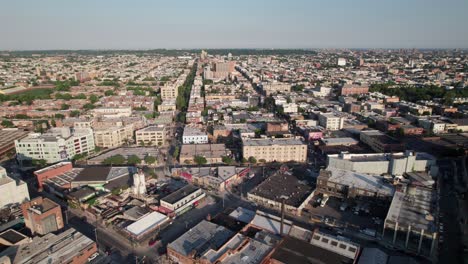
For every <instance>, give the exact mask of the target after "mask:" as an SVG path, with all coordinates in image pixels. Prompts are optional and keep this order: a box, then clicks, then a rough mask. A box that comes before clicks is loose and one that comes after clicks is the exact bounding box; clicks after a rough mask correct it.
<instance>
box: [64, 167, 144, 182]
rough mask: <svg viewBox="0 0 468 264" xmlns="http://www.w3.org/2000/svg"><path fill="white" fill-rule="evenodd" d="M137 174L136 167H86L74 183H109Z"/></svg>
mask: <svg viewBox="0 0 468 264" xmlns="http://www.w3.org/2000/svg"><path fill="white" fill-rule="evenodd" d="M135 172H136V169H135V168H134V167H86V168H83V170H81V171H80V172H79V173H78V175H76V177H75V179H74V180H73V182H108V181H112V180H115V179H118V178H121V177H124V176H128V175H131V174H133V173H135Z"/></svg>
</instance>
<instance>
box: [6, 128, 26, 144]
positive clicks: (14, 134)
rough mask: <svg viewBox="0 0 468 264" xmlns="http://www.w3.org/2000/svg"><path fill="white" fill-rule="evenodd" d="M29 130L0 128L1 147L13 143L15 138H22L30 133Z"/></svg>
mask: <svg viewBox="0 0 468 264" xmlns="http://www.w3.org/2000/svg"><path fill="white" fill-rule="evenodd" d="M28 133H29V132H27V131H24V130H21V129H2V130H0V148H3V147H5V146H6V145H9V144H13V143H14V141H15V140H19V139H22V138H24V137H26V136H27V135H28Z"/></svg>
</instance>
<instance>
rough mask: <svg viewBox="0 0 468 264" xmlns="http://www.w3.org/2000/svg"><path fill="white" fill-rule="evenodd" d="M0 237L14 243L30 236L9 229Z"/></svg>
mask: <svg viewBox="0 0 468 264" xmlns="http://www.w3.org/2000/svg"><path fill="white" fill-rule="evenodd" d="M0 238H2V239H4V240H5V241H7V242H9V243H10V244H12V245H14V244H16V243H18V242H20V241H22V240H24V239H26V238H28V237H27V236H25V235H23V234H21V233H20V232H18V231H16V230H14V229H8V230H6V231H4V232H2V233H1V234H0Z"/></svg>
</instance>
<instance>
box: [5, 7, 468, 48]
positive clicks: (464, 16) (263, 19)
mask: <svg viewBox="0 0 468 264" xmlns="http://www.w3.org/2000/svg"><path fill="white" fill-rule="evenodd" d="M341 47H345V48H346V47H347V48H468V0H236V1H226V0H166V1H160V0H127V1H123V0H75V1H71V0H0V50H9V49H14V50H24V49H29V50H32V49H150V48H341Z"/></svg>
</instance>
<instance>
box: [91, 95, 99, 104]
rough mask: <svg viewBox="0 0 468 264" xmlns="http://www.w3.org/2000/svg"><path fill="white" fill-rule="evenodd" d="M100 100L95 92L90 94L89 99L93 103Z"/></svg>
mask: <svg viewBox="0 0 468 264" xmlns="http://www.w3.org/2000/svg"><path fill="white" fill-rule="evenodd" d="M98 100H99V97H97V95H95V94H92V95H90V96H89V101H90V102H91V103H92V104H94V103H96V102H97V101H98Z"/></svg>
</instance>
